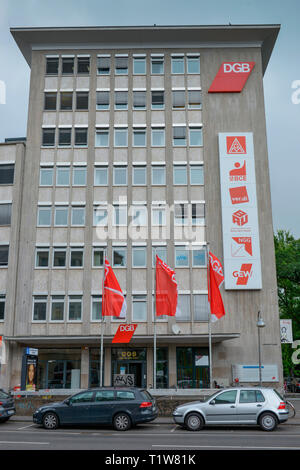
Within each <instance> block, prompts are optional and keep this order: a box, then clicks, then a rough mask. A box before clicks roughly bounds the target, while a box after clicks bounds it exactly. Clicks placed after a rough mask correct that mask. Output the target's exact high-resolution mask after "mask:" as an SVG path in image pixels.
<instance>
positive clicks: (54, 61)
mask: <svg viewBox="0 0 300 470" xmlns="http://www.w3.org/2000/svg"><path fill="white" fill-rule="evenodd" d="M46 74H47V75H57V74H58V57H46Z"/></svg>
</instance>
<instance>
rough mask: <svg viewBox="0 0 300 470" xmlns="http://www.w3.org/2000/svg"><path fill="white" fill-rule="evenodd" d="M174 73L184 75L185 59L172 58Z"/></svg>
mask: <svg viewBox="0 0 300 470" xmlns="http://www.w3.org/2000/svg"><path fill="white" fill-rule="evenodd" d="M172 73H180V74H181V73H184V57H172Z"/></svg>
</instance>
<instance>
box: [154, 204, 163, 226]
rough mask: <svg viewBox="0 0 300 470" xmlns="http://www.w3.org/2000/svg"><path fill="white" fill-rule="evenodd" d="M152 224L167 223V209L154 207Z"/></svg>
mask: <svg viewBox="0 0 300 470" xmlns="http://www.w3.org/2000/svg"><path fill="white" fill-rule="evenodd" d="M152 225H154V226H161V225H166V209H165V208H153V209H152Z"/></svg>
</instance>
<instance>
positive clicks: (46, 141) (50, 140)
mask: <svg viewBox="0 0 300 470" xmlns="http://www.w3.org/2000/svg"><path fill="white" fill-rule="evenodd" d="M42 133H43V135H42V145H43V147H54V145H55V129H54V128H51V129H43V131H42Z"/></svg>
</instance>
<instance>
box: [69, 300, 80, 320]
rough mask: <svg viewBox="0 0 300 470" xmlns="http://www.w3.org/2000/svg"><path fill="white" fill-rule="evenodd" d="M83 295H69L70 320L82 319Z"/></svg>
mask: <svg viewBox="0 0 300 470" xmlns="http://www.w3.org/2000/svg"><path fill="white" fill-rule="evenodd" d="M81 310H82V296H81V295H70V296H69V321H81Z"/></svg>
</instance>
